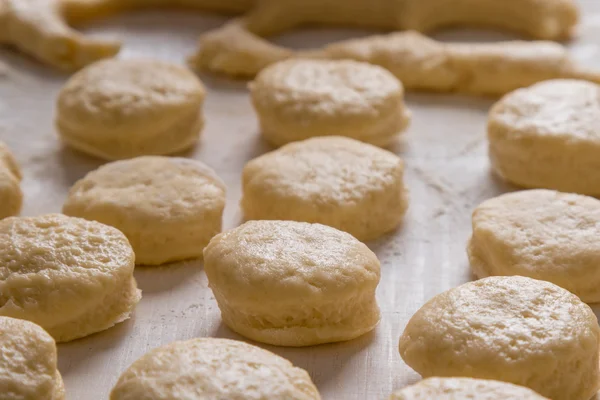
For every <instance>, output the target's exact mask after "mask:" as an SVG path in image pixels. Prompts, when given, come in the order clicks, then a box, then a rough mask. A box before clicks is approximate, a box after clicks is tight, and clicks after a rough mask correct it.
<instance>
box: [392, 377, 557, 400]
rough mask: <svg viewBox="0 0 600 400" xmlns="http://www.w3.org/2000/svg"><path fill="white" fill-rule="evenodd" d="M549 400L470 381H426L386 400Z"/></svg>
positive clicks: (494, 383)
mask: <svg viewBox="0 0 600 400" xmlns="http://www.w3.org/2000/svg"><path fill="white" fill-rule="evenodd" d="M468 399H472V400H548V399H546V398H545V397H543V396H541V395H539V394H537V393H536V392H534V391H533V390H531V389H527V388H524V387H522V386H517V385H513V384H510V383H506V382H499V381H492V380H487V379H472V378H428V379H423V380H422V381H421V382H418V383H416V384H414V385H411V386H407V387H405V388H404V389H402V390H399V391H397V392H395V393H394V394H393V395H392V396H391V397H390V398H389V400H468Z"/></svg>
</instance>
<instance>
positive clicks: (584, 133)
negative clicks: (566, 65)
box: [488, 80, 600, 196]
mask: <svg viewBox="0 0 600 400" xmlns="http://www.w3.org/2000/svg"><path fill="white" fill-rule="evenodd" d="M598 126H600V86H599V85H597V84H594V83H590V82H585V81H579V80H550V81H546V82H542V83H538V84H536V85H533V86H531V87H528V88H524V89H520V90H516V91H514V92H512V93H509V94H508V95H506V96H505V97H504V98H502V99H501V100H500V101H499V102H498V103H496V104H495V105H494V106H493V107H492V109H491V110H490V115H489V120H488V140H489V155H490V160H491V164H492V168H493V170H494V171H495V172H496V173H497V174H498V175H499V176H501V177H502V178H504V179H506V180H507V181H509V182H512V183H514V184H517V185H519V186H523V187H528V188H545V189H555V190H560V191H563V192H575V193H581V194H588V195H592V196H595V195H600V174H598V173H596V171H599V170H600V157H599V155H600V132H599V131H598Z"/></svg>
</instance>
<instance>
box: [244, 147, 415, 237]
mask: <svg viewBox="0 0 600 400" xmlns="http://www.w3.org/2000/svg"><path fill="white" fill-rule="evenodd" d="M403 173H404V164H403V162H402V160H401V159H400V158H399V157H398V156H396V155H394V154H393V153H390V152H389V151H386V150H383V149H380V148H378V147H375V146H372V145H369V144H366V143H361V142H359V141H356V140H353V139H349V138H343V137H334V136H331V137H321V138H313V139H308V140H305V141H302V142H296V143H290V144H288V145H285V146H283V147H282V148H280V149H279V150H275V151H273V152H271V153H267V154H265V155H263V156H260V157H258V158H256V159H254V160H252V161H250V162H249V163H248V164H247V165H246V166H245V167H244V171H243V197H242V201H241V206H242V210H243V211H244V216H245V217H246V219H269V220H277V219H281V220H293V221H305V222H318V223H321V224H325V225H329V226H332V227H334V228H337V229H340V230H342V231H345V232H348V233H350V234H352V235H353V236H354V237H356V238H357V239H359V240H362V241H368V240H372V239H376V238H378V237H380V236H382V235H384V234H385V233H387V232H390V231H392V230H394V229H395V228H396V227H397V226H398V225H399V224H400V222H401V221H402V217H403V216H404V213H405V212H406V209H407V207H408V193H407V189H406V188H405V186H404V179H403Z"/></svg>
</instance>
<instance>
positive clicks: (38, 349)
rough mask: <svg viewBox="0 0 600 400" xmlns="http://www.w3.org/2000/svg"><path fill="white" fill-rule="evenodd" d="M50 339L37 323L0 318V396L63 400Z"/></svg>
mask: <svg viewBox="0 0 600 400" xmlns="http://www.w3.org/2000/svg"><path fill="white" fill-rule="evenodd" d="M56 362H57V355H56V343H55V342H54V339H52V337H51V336H50V335H49V334H48V333H47V332H46V331H44V330H43V329H42V328H41V327H39V326H38V325H36V324H34V323H32V322H29V321H24V320H21V319H15V318H8V317H0V398H1V399H2V400H42V399H43V400H64V398H65V387H64V384H63V380H62V377H61V376H60V372H58V369H57V368H56Z"/></svg>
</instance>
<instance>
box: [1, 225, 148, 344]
mask: <svg viewBox="0 0 600 400" xmlns="http://www.w3.org/2000/svg"><path fill="white" fill-rule="evenodd" d="M134 260H135V256H134V253H133V250H132V249H131V246H130V245H129V242H128V241H127V239H126V238H125V236H124V235H123V234H122V233H121V232H119V231H118V230H116V229H115V228H112V227H110V226H107V225H103V224H100V223H98V222H92V221H86V220H83V219H80V218H72V217H67V216H65V215H61V214H48V215H43V216H39V217H27V218H24V217H23V218H19V217H11V218H6V219H4V220H2V221H0V316H8V317H13V318H20V319H25V320H29V321H32V322H35V323H37V324H38V325H40V326H41V327H42V328H44V329H45V330H46V331H48V333H50V334H51V335H52V336H53V337H54V339H55V340H56V341H57V342H66V341H70V340H74V339H77V338H81V337H84V336H87V335H91V334H92V333H95V332H99V331H102V330H105V329H108V328H110V327H112V326H113V325H115V324H117V323H119V322H121V321H124V320H126V319H128V318H129V315H130V314H131V312H132V311H133V308H134V307H135V305H136V304H137V303H138V301H139V300H140V298H141V293H140V291H139V290H138V289H137V285H136V282H135V279H134V278H133V267H134Z"/></svg>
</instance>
